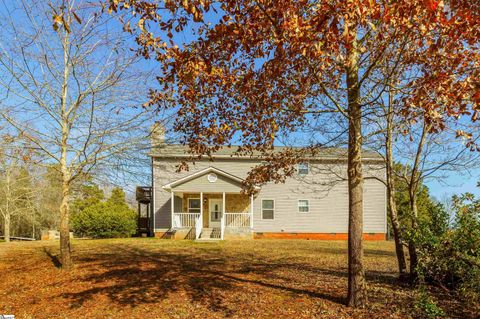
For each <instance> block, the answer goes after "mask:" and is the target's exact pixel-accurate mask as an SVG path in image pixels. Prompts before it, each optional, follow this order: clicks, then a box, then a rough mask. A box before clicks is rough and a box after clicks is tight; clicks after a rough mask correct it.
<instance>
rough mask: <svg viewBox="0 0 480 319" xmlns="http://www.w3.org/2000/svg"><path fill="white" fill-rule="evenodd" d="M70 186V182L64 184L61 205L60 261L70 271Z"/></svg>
mask: <svg viewBox="0 0 480 319" xmlns="http://www.w3.org/2000/svg"><path fill="white" fill-rule="evenodd" d="M69 197H70V186H69V184H68V182H65V181H63V182H62V202H61V204H60V259H61V260H60V261H61V264H62V268H63V269H65V270H70V269H71V268H72V265H73V263H72V256H71V247H70V227H69V220H70V218H69V217H70V216H69V213H70V205H69V202H68V201H69Z"/></svg>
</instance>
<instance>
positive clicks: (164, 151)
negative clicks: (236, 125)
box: [149, 144, 384, 161]
mask: <svg viewBox="0 0 480 319" xmlns="http://www.w3.org/2000/svg"><path fill="white" fill-rule="evenodd" d="M237 147H238V146H235V145H233V146H231V147H223V148H221V149H219V150H218V151H217V152H215V153H214V154H212V158H214V159H215V158H220V159H222V158H224V159H228V158H230V159H245V160H248V159H261V157H262V154H261V153H260V152H258V151H255V152H253V155H252V156H247V155H243V156H242V155H235V151H236V150H237ZM288 149H294V150H295V149H301V147H286V146H275V147H274V148H273V152H274V153H280V152H282V151H284V150H288ZM362 152H363V160H364V161H384V159H383V157H382V156H381V155H380V154H378V153H377V152H372V151H367V150H363V151H362ZM347 154H348V153H347V149H346V148H334V147H330V148H324V149H321V150H320V151H319V153H318V154H317V155H316V156H309V157H308V158H306V159H309V160H342V159H343V160H345V159H346V158H347ZM149 155H150V156H151V157H160V158H189V157H191V154H189V153H188V147H187V146H185V145H180V144H163V145H158V146H156V147H154V148H152V150H151V153H150V154H149ZM205 158H207V157H206V156H205Z"/></svg>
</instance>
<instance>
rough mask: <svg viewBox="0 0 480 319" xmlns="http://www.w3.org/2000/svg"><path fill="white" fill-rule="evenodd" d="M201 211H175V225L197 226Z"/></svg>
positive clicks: (183, 226)
mask: <svg viewBox="0 0 480 319" xmlns="http://www.w3.org/2000/svg"><path fill="white" fill-rule="evenodd" d="M198 218H200V213H173V227H175V228H188V227H195V226H196V224H198V223H197V222H196V221H197V219H198Z"/></svg>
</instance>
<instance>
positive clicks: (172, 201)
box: [170, 189, 175, 228]
mask: <svg viewBox="0 0 480 319" xmlns="http://www.w3.org/2000/svg"><path fill="white" fill-rule="evenodd" d="M170 194H171V199H170V209H171V214H172V228H173V226H174V220H173V213H174V210H175V194H174V192H173V189H172V190H171V191H170Z"/></svg>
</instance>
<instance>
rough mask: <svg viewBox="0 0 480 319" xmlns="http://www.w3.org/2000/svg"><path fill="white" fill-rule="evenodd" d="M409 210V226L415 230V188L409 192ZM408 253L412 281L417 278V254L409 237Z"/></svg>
mask: <svg viewBox="0 0 480 319" xmlns="http://www.w3.org/2000/svg"><path fill="white" fill-rule="evenodd" d="M410 210H411V212H412V218H411V227H412V231H415V229H417V217H418V207H417V194H416V190H415V192H413V193H411V194H410ZM408 253H409V255H410V279H411V280H412V281H413V282H414V281H416V280H417V279H418V273H417V265H418V256H417V247H416V245H415V241H414V240H413V239H410V241H409V242H408Z"/></svg>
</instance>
